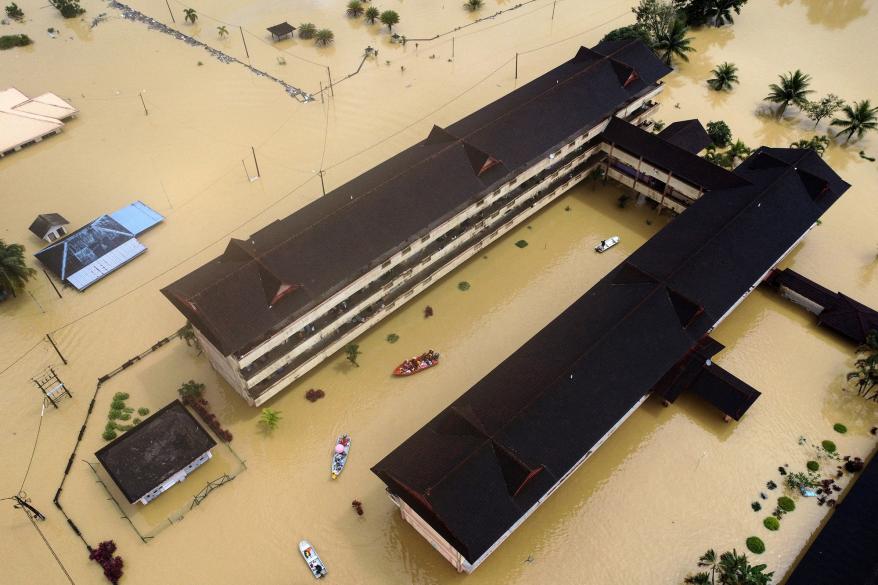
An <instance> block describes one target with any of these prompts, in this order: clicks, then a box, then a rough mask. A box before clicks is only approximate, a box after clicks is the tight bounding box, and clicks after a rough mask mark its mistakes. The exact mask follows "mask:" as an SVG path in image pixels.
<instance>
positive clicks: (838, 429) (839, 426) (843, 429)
mask: <svg viewBox="0 0 878 585" xmlns="http://www.w3.org/2000/svg"><path fill="white" fill-rule="evenodd" d="M832 428H833V429H834V430H835V432H836V433H841V434H842V435H843V434H845V433H846V432H848V428H847V427H846V426H844V425H843V424H841V423H835V424H834V425H832Z"/></svg>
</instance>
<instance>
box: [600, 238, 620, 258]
mask: <svg viewBox="0 0 878 585" xmlns="http://www.w3.org/2000/svg"><path fill="white" fill-rule="evenodd" d="M618 243H619V236H613V237H611V238H607V239H606V240H601V241H600V243H599V244H598V245H597V246H595V247H594V251H595V252H597V253H599V254H603V253H604V252H606V251H607V250H609V249H610V248H612V247H613V246H615V245H616V244H618Z"/></svg>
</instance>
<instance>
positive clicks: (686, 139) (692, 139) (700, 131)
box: [657, 120, 713, 154]
mask: <svg viewBox="0 0 878 585" xmlns="http://www.w3.org/2000/svg"><path fill="white" fill-rule="evenodd" d="M657 136H658V137H659V138H661V139H662V140H665V141H667V142H670V143H671V144H674V145H676V146H679V147H680V148H682V149H683V150H688V151H689V152H691V153H693V154H698V153H699V152H701V151H702V150H704V149H705V148H707V147H708V146H710V145H711V144H713V140H711V139H710V136H709V135H708V134H707V130H705V129H704V126H702V125H701V122H699V121H698V120H681V121H679V122H674V123H672V124H668V125H667V126H666V127H665V128H664V130H662V131H661V132H659V133H658V135H657Z"/></svg>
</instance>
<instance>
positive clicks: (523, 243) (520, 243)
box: [515, 240, 527, 248]
mask: <svg viewBox="0 0 878 585" xmlns="http://www.w3.org/2000/svg"><path fill="white" fill-rule="evenodd" d="M515 245H516V246H518V247H519V248H527V240H518V241H517V242H515Z"/></svg>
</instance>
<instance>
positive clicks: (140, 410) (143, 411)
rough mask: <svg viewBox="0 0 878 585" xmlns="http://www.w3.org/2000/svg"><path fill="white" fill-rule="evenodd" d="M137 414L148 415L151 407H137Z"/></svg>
mask: <svg viewBox="0 0 878 585" xmlns="http://www.w3.org/2000/svg"><path fill="white" fill-rule="evenodd" d="M137 414H139V415H140V416H146V415H148V414H149V409H148V408H146V407H145V406H141V407H140V408H138V409H137ZM134 420H138V419H134Z"/></svg>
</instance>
